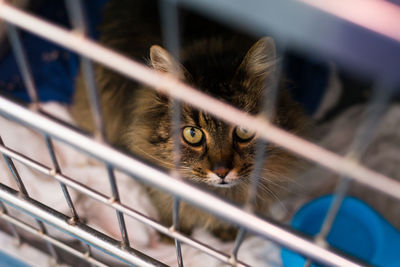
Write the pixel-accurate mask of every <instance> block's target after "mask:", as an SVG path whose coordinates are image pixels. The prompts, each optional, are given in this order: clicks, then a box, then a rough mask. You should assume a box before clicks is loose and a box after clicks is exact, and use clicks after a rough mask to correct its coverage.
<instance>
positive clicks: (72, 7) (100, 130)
mask: <svg viewBox="0 0 400 267" xmlns="http://www.w3.org/2000/svg"><path fill="white" fill-rule="evenodd" d="M65 5H66V7H67V10H68V15H69V18H70V21H71V24H72V25H73V27H74V30H75V31H76V33H77V34H79V35H82V37H85V36H86V35H87V24H86V19H85V14H84V11H83V6H82V3H81V1H80V0H65ZM81 71H82V74H83V77H84V81H85V88H86V93H87V95H88V99H89V102H90V103H91V104H90V108H91V111H92V116H93V121H94V125H95V133H94V136H95V138H96V139H98V140H100V141H104V140H105V136H106V135H105V125H104V121H103V116H102V110H101V105H100V97H99V94H98V90H97V86H96V82H95V81H96V79H95V75H94V71H93V64H92V62H91V61H90V60H89V59H88V58H86V57H84V56H81Z"/></svg>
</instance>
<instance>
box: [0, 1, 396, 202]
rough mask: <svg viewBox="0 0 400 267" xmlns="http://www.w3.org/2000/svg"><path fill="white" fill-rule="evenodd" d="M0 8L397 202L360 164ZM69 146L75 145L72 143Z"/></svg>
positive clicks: (0, 12) (392, 184) (385, 180)
mask: <svg viewBox="0 0 400 267" xmlns="http://www.w3.org/2000/svg"><path fill="white" fill-rule="evenodd" d="M0 7H1V8H0V17H2V18H3V19H5V20H6V21H8V22H10V23H13V24H15V25H17V26H19V27H22V28H24V29H25V30H28V31H31V32H33V33H35V34H37V35H39V36H42V37H43V38H45V39H48V40H51V41H53V42H55V43H57V44H59V45H61V46H64V47H67V48H69V49H71V50H74V51H77V52H79V53H80V54H83V55H85V56H87V57H88V58H91V59H93V60H96V61H98V62H99V63H101V64H103V65H105V66H107V67H109V68H111V69H113V70H115V71H117V72H119V73H121V74H123V75H126V76H128V77H130V78H133V79H136V80H138V81H140V82H143V83H144V84H147V85H149V86H152V87H154V88H155V89H157V90H159V91H160V92H163V93H166V94H169V95H170V96H173V97H174V98H177V99H180V100H182V101H185V102H187V103H189V104H191V105H193V106H194V107H197V108H199V109H203V110H205V111H207V112H209V113H210V114H212V115H214V116H216V117H217V118H220V119H222V120H225V121H227V122H229V123H232V124H236V125H242V126H243V127H246V128H247V129H249V130H251V131H254V132H256V133H257V134H259V137H260V138H262V139H264V140H267V141H271V142H273V143H275V144H277V145H279V146H281V147H283V148H285V149H287V150H289V151H292V152H293V153H295V154H297V155H299V156H302V157H305V158H307V159H309V160H311V161H313V162H315V163H318V164H319V165H321V166H324V167H325V168H327V169H330V170H332V171H334V172H337V173H339V174H342V175H346V176H349V177H351V178H352V179H355V180H357V181H359V182H360V183H363V184H365V185H367V186H370V187H372V188H375V189H377V190H379V191H382V192H384V193H386V194H388V195H390V196H393V197H395V198H396V199H400V196H399V194H398V192H399V191H400V184H399V183H397V182H396V181H393V180H392V179H390V178H389V177H387V176H385V175H382V174H380V173H377V172H374V171H372V170H370V169H368V168H366V167H364V166H362V165H361V164H359V163H355V162H353V161H349V160H348V159H345V158H342V157H340V156H339V155H337V154H335V153H333V152H330V151H328V150H326V149H324V148H322V147H319V146H318V145H316V144H313V143H310V142H308V141H306V140H303V139H301V138H300V137H297V136H295V135H293V134H290V133H288V132H286V131H284V130H282V129H279V128H278V127H276V126H273V125H271V124H270V123H268V122H266V121H265V120H263V119H262V118H258V117H253V116H250V115H248V114H246V113H244V112H241V111H239V110H238V109H236V108H234V107H232V106H230V105H227V104H226V103H224V102H221V101H218V100H216V99H214V98H212V97H210V96H207V95H205V94H203V93H201V92H199V91H197V90H195V89H193V88H191V87H190V86H187V85H185V84H183V83H181V82H180V81H177V80H176V79H173V78H171V77H170V76H167V75H162V74H159V73H156V72H154V71H152V70H150V69H148V68H147V67H145V66H143V65H141V64H140V63H137V62H135V61H133V60H130V59H128V58H126V57H124V56H121V55H119V54H118V53H116V52H113V51H111V50H109V49H106V48H104V47H102V46H100V45H98V44H96V43H94V42H92V41H90V40H87V39H83V38H79V37H77V36H75V35H73V34H71V33H70V32H68V31H66V30H64V29H62V28H61V27H58V26H54V25H52V24H50V23H47V22H45V21H44V20H41V19H38V18H36V17H34V16H32V15H28V14H26V13H25V12H22V11H19V10H17V9H16V8H13V7H11V6H9V5H7V4H5V3H2V2H0ZM38 29H41V30H38ZM159 84H163V86H162V87H159ZM9 116H13V117H14V118H15V114H9ZM22 120H23V119H22ZM20 121H21V119H20ZM35 125H36V124H35ZM36 127H37V126H36ZM70 142H75V141H72V140H71V141H70Z"/></svg>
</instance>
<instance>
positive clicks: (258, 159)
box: [231, 53, 283, 259]
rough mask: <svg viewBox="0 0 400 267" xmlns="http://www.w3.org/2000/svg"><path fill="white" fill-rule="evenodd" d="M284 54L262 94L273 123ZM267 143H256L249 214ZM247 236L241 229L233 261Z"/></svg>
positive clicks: (266, 113)
mask: <svg viewBox="0 0 400 267" xmlns="http://www.w3.org/2000/svg"><path fill="white" fill-rule="evenodd" d="M282 55H283V53H277V56H276V57H277V58H279V60H280V61H278V60H276V66H275V73H274V77H273V78H272V79H268V81H267V82H266V84H265V87H264V90H263V94H262V102H261V114H262V115H264V116H265V118H266V119H267V120H268V121H269V122H271V123H273V121H274V117H275V113H276V103H277V100H278V96H279V95H278V94H279V79H280V77H281V73H282V64H281V63H280V62H281V61H282V59H280V57H282ZM266 146H267V142H265V141H264V140H262V139H259V140H258V141H257V143H256V153H255V158H254V165H253V170H252V171H251V173H250V181H251V184H250V187H249V191H248V197H247V200H246V203H245V205H244V208H245V209H246V210H248V211H249V212H253V211H254V204H255V202H256V199H257V188H258V184H259V182H260V179H261V176H262V171H263V167H264V164H265V162H266V160H267V159H266V158H267V156H268V155H265V150H266ZM245 234H246V231H245V230H244V229H243V228H241V229H240V230H239V233H238V235H237V236H236V240H235V245H234V248H233V250H232V252H231V257H232V259H236V257H237V253H238V251H239V248H240V245H241V243H242V242H243V239H244V236H245Z"/></svg>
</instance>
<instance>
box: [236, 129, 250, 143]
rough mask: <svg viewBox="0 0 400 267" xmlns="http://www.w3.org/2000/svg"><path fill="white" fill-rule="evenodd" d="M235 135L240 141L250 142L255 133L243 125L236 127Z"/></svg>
mask: <svg viewBox="0 0 400 267" xmlns="http://www.w3.org/2000/svg"><path fill="white" fill-rule="evenodd" d="M235 136H236V139H237V140H238V141H239V142H248V141H250V140H251V139H253V137H254V133H253V132H251V131H248V130H246V129H244V128H241V127H236V128H235Z"/></svg>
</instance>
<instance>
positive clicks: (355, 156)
mask: <svg viewBox="0 0 400 267" xmlns="http://www.w3.org/2000/svg"><path fill="white" fill-rule="evenodd" d="M392 90H393V88H392V86H386V85H385V84H378V85H377V86H376V87H375V88H374V94H373V97H372V100H371V101H370V102H369V104H368V106H367V108H366V110H365V111H364V114H363V120H362V122H361V125H360V126H359V127H358V129H357V131H356V135H355V136H354V140H353V142H352V144H351V145H350V147H349V151H348V153H347V155H346V158H348V159H349V160H353V161H359V160H360V158H361V156H362V155H363V154H364V152H365V150H366V149H367V147H368V144H369V143H370V142H371V141H372V139H373V137H374V135H375V133H376V129H377V128H378V127H376V126H377V125H378V124H379V119H380V118H381V117H382V116H383V114H384V113H385V111H386V107H387V103H388V101H389V99H390V96H391V95H392ZM350 184H351V180H350V179H349V178H348V177H342V178H341V180H340V182H339V184H338V186H337V187H336V189H335V196H334V199H333V201H332V203H331V205H330V207H329V210H328V213H327V215H326V216H325V219H324V222H323V224H322V226H321V230H320V232H319V233H318V234H317V235H316V237H315V240H316V242H317V243H319V244H325V243H326V238H327V236H328V234H329V232H330V230H331V228H332V225H333V223H334V221H335V218H336V215H337V213H338V211H339V209H340V206H341V204H342V202H343V200H344V197H345V196H346V193H347V191H348V189H349V187H350Z"/></svg>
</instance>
